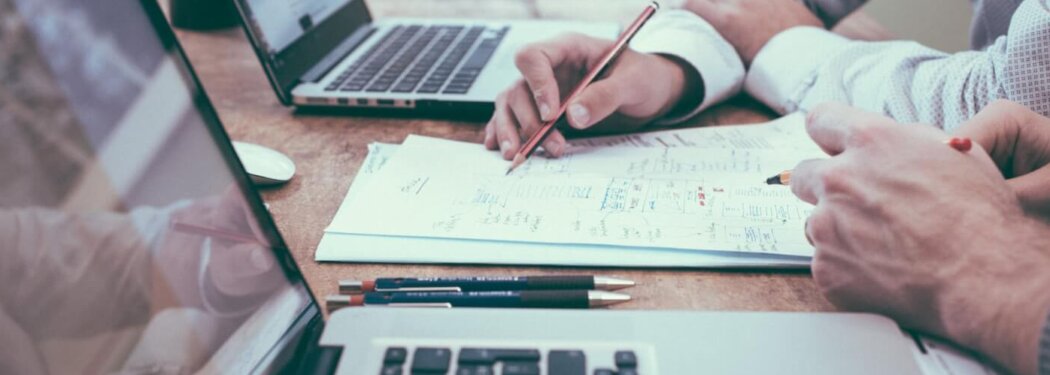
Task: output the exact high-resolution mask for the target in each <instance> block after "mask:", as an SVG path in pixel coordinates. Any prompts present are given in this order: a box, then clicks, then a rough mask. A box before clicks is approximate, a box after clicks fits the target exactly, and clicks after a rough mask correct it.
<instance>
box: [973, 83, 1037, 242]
mask: <svg viewBox="0 0 1050 375" xmlns="http://www.w3.org/2000/svg"><path fill="white" fill-rule="evenodd" d="M956 134H958V135H959V136H964V137H970V138H971V139H972V140H973V141H974V142H977V144H979V145H981V146H982V147H984V148H985V149H986V150H988V154H989V155H991V157H992V160H995V164H996V165H998V166H999V170H1000V171H1001V172H1002V174H1003V176H1005V177H1006V178H1007V179H1008V180H1007V181H1006V183H1007V184H1008V185H1010V187H1011V188H1013V190H1014V192H1015V193H1016V194H1017V198H1018V199H1019V200H1020V201H1021V206H1023V207H1024V208H1025V211H1027V212H1028V213H1031V214H1035V215H1037V216H1040V217H1041V218H1042V219H1043V220H1047V221H1050V119H1048V118H1046V117H1043V116H1041V115H1039V114H1038V113H1035V112H1032V110H1030V109H1028V108H1026V107H1025V106H1023V105H1020V104H1017V103H1013V102H1010V101H1006V100H999V101H996V102H994V103H992V104H990V105H988V106H987V107H985V108H984V109H982V110H981V112H980V113H978V114H977V116H974V117H973V118H972V119H970V121H968V122H966V123H965V124H963V126H962V127H961V128H959V130H958V131H957V132H956Z"/></svg>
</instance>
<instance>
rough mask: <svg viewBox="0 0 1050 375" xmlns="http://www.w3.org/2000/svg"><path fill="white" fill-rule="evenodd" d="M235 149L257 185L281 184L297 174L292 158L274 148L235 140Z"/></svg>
mask: <svg viewBox="0 0 1050 375" xmlns="http://www.w3.org/2000/svg"><path fill="white" fill-rule="evenodd" d="M233 149H234V150H235V151H236V152H237V157H239V158H240V159H241V164H244V169H245V170H246V171H248V176H250V177H251V179H252V182H254V183H255V184H256V185H260V186H271V185H280V184H283V183H285V182H288V181H289V180H291V179H292V176H295V163H294V162H292V159H291V158H289V157H287V156H285V155H284V154H282V153H280V152H278V151H276V150H274V149H271V148H268V147H263V146H259V145H257V144H252V143H244V142H233Z"/></svg>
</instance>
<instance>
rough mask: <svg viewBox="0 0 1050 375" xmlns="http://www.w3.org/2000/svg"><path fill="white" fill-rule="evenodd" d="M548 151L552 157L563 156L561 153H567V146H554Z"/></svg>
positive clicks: (558, 144)
mask: <svg viewBox="0 0 1050 375" xmlns="http://www.w3.org/2000/svg"><path fill="white" fill-rule="evenodd" d="M547 151H549V152H548V153H549V154H551V156H561V152H562V151H565V145H563V144H560V143H557V144H553V145H551V147H550V149H549V150H547Z"/></svg>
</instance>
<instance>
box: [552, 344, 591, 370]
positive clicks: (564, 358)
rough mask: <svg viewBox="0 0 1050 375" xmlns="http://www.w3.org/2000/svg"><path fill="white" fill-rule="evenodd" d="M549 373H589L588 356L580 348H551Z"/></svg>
mask: <svg viewBox="0 0 1050 375" xmlns="http://www.w3.org/2000/svg"><path fill="white" fill-rule="evenodd" d="M547 375H587V357H586V356H585V355H584V354H583V352H582V351H579V350H551V351H550V353H548V354H547Z"/></svg>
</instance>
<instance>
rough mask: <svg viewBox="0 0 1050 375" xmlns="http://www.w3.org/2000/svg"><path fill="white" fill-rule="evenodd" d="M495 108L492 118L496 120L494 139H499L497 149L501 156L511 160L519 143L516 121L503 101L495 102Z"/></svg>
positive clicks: (519, 137)
mask: <svg viewBox="0 0 1050 375" xmlns="http://www.w3.org/2000/svg"><path fill="white" fill-rule="evenodd" d="M501 101H502V100H501ZM496 108H497V109H496V113H494V114H493V119H494V120H495V121H496V127H495V132H496V140H497V141H499V150H500V152H501V153H502V154H503V158H504V159H507V160H511V159H513V158H514V153H515V152H517V151H518V147H520V145H521V136H520V135H519V133H518V121H517V120H515V119H514V115H512V114H510V110H509V109H508V108H507V106H506V105H505V103H497V104H496Z"/></svg>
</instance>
